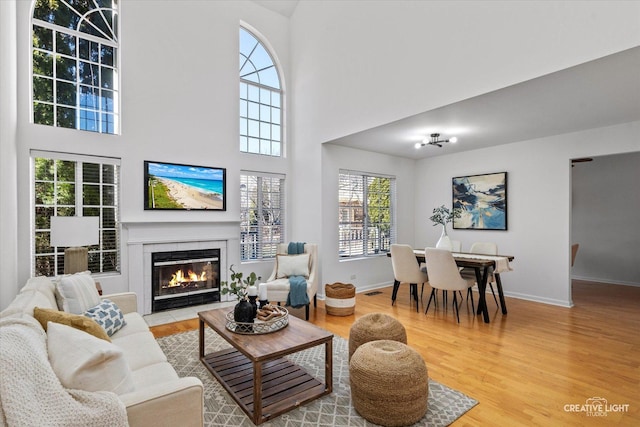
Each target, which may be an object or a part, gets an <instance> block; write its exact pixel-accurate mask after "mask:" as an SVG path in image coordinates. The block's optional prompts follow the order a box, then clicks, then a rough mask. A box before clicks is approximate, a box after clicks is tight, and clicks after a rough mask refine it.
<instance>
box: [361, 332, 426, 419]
mask: <svg viewBox="0 0 640 427" xmlns="http://www.w3.org/2000/svg"><path fill="white" fill-rule="evenodd" d="M349 382H350V384H351V401H352V403H353V407H354V408H355V409H356V411H358V413H359V414H360V416H362V418H365V419H366V420H368V421H371V422H372V423H375V424H380V425H382V426H407V425H411V424H414V423H415V422H417V421H419V420H420V419H421V418H422V417H424V415H425V414H426V413H427V399H428V395H429V375H428V372H427V365H426V364H425V363H424V360H423V359H422V356H420V354H419V353H418V352H417V351H415V350H414V349H412V348H411V347H409V346H407V345H406V344H403V343H401V342H398V341H391V340H380V341H370V342H368V343H365V344H362V345H361V346H360V347H358V349H357V350H356V351H355V353H353V357H352V358H351V362H350V363H349Z"/></svg>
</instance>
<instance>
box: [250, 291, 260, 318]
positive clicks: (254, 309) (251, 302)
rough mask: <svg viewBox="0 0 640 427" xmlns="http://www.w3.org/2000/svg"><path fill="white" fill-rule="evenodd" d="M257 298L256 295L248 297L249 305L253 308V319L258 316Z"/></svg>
mask: <svg viewBox="0 0 640 427" xmlns="http://www.w3.org/2000/svg"><path fill="white" fill-rule="evenodd" d="M257 298H258V297H257V296H256V295H249V303H250V304H251V307H253V318H254V319H255V318H256V315H257V314H258V305H257V304H256V299H257Z"/></svg>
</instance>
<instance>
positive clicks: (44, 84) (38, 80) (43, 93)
mask: <svg viewBox="0 0 640 427" xmlns="http://www.w3.org/2000/svg"><path fill="white" fill-rule="evenodd" d="M33 99H34V100H36V101H48V102H52V101H53V80H51V79H47V78H44V77H34V78H33Z"/></svg>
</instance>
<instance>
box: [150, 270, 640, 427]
mask: <svg viewBox="0 0 640 427" xmlns="http://www.w3.org/2000/svg"><path fill="white" fill-rule="evenodd" d="M380 291H381V293H379V294H377V295H373V296H368V295H366V294H357V296H356V312H355V314H354V315H352V316H346V317H336V316H329V315H326V313H325V310H324V305H323V301H318V308H317V309H315V310H313V308H312V309H311V316H310V321H311V322H313V323H314V324H316V325H318V326H320V327H322V328H325V329H327V330H329V331H331V332H333V333H334V334H336V335H339V336H341V337H344V338H348V337H349V329H350V327H351V324H352V323H353V321H354V320H355V319H356V318H358V317H360V316H362V315H364V314H366V313H371V312H381V313H387V314H390V315H392V316H394V317H396V318H397V319H398V320H400V322H402V324H403V325H404V326H405V328H406V330H407V337H408V344H409V345H410V346H412V347H413V348H415V349H416V350H417V351H418V352H420V354H421V355H422V356H423V358H424V360H425V362H426V364H427V367H428V369H429V376H430V377H431V378H433V379H434V380H436V381H439V382H441V383H443V384H446V385H448V386H449V387H452V388H454V389H457V390H460V391H462V392H464V393H465V394H467V395H469V396H471V397H473V398H474V399H476V400H478V401H479V402H480V403H479V404H478V405H477V406H476V407H475V408H473V409H471V410H470V411H469V412H467V413H466V414H465V415H463V416H462V417H461V418H460V419H459V420H458V421H456V422H455V423H454V424H453V425H454V426H489V425H491V426H532V425H536V426H585V425H587V426H610V425H620V426H639V425H640V337H639V335H638V330H640V288H638V287H631V286H615V285H606V284H597V283H589V282H580V281H574V284H573V299H574V304H575V306H574V307H573V308H563V307H556V306H552V305H547V304H540V303H535V302H530V301H524V300H518V299H513V298H507V308H508V310H509V314H507V315H505V316H503V315H502V314H501V313H500V310H499V309H498V308H496V305H495V303H494V302H493V298H492V297H491V296H490V295H489V296H488V304H489V313H490V316H491V323H490V324H485V323H483V322H482V319H481V316H472V315H471V314H470V311H471V308H470V306H469V308H465V307H466V302H465V304H464V305H463V306H462V307H461V312H460V324H458V323H456V320H455V315H454V312H453V309H452V307H451V305H450V304H451V303H449V307H448V308H447V309H446V310H445V309H444V307H443V305H442V304H441V303H440V304H439V305H438V309H437V311H435V312H434V310H433V307H431V308H430V309H429V314H427V315H425V314H424V305H422V304H421V307H420V312H419V313H416V309H415V303H413V304H410V301H409V295H408V292H409V291H408V286H407V285H405V284H403V285H402V286H401V288H400V292H399V294H398V299H397V301H396V304H395V305H394V306H393V307H392V306H391V287H388V288H384V289H381V290H380ZM427 300H428V293H427V289H425V296H424V298H423V303H424V304H426V302H427ZM476 301H477V295H476ZM302 311H303V310H302ZM197 327H198V321H197V320H189V321H184V322H178V323H173V324H169V325H162V326H157V327H153V328H152V331H153V332H154V334H155V335H156V336H164V335H170V334H173V333H177V332H182V331H185V330H189V329H195V328H197ZM594 397H598V398H604V399H606V400H607V403H608V405H614V406H610V408H611V409H614V408H617V409H618V411H617V412H614V411H609V412H607V413H606V416H588V414H587V413H586V412H576V411H573V412H572V411H571V410H569V411H567V410H566V409H571V407H569V406H566V405H585V404H586V403H587V400H588V399H591V398H594ZM624 405H628V406H626V411H624V409H625V406H624ZM573 408H574V409H577V410H578V411H580V409H581V408H579V407H577V408H576V407H575V406H574V407H573Z"/></svg>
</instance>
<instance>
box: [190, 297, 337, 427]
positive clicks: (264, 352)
mask: <svg viewBox="0 0 640 427" xmlns="http://www.w3.org/2000/svg"><path fill="white" fill-rule="evenodd" d="M198 315H199V318H200V359H201V361H202V363H203V364H204V365H205V366H206V367H207V369H208V370H209V371H210V372H211V373H212V374H213V376H214V377H215V378H216V379H217V380H218V381H219V382H220V384H222V386H223V387H224V388H225V390H227V392H228V393H229V394H230V395H231V397H232V398H233V399H234V400H235V401H236V403H238V405H239V406H240V408H242V410H243V411H244V412H245V413H246V414H247V415H248V416H249V418H251V420H252V421H253V423H254V424H256V425H257V424H261V423H263V422H264V421H267V420H269V419H271V418H273V417H276V416H278V415H280V414H283V413H285V412H287V411H289V410H291V409H293V408H295V407H297V406H300V405H302V404H304V403H307V402H310V401H312V400H314V399H317V398H318V397H320V396H323V395H325V394H329V393H331V391H332V384H333V378H332V375H333V366H332V365H333V357H332V354H333V350H332V339H333V335H332V334H331V333H330V332H327V331H325V330H323V329H321V328H318V327H316V326H314V325H311V324H310V323H308V322H304V321H302V320H300V319H291V323H290V325H289V326H287V327H286V328H284V329H282V330H280V331H277V332H274V333H272V334H268V336H266V335H262V336H260V335H253V336H252V335H238V334H234V333H233V332H230V331H229V330H228V329H226V328H225V326H224V321H223V315H221V313H220V312H219V311H218V310H210V311H207V312H201V313H198ZM221 319H222V320H221ZM205 324H206V325H208V326H209V327H211V328H212V329H214V330H215V331H216V332H217V333H218V334H220V335H221V336H222V337H223V338H224V339H225V340H227V341H228V342H229V343H230V344H231V345H232V346H233V348H227V349H223V350H220V351H217V352H214V353H210V354H207V355H205V354H204V347H205V345H204V325H205ZM322 344H324V345H325V381H324V382H321V381H320V380H318V379H316V378H314V377H313V376H311V375H310V374H309V373H308V372H307V371H305V370H304V369H303V368H301V367H300V366H298V365H296V364H295V363H293V362H291V361H290V360H288V359H286V358H284V357H283V356H285V355H287V354H292V353H295V352H298V351H301V350H304V349H307V348H310V347H314V346H316V345H322ZM256 385H257V388H256Z"/></svg>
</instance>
